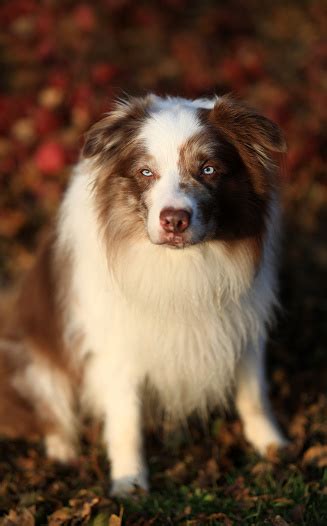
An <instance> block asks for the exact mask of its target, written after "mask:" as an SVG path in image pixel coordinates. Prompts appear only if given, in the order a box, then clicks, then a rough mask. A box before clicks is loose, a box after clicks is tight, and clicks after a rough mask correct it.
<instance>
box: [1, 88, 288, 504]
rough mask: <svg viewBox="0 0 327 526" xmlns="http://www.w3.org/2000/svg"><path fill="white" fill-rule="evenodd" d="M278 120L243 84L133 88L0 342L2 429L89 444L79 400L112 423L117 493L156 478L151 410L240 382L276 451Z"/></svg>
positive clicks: (199, 407) (89, 159)
mask: <svg viewBox="0 0 327 526" xmlns="http://www.w3.org/2000/svg"><path fill="white" fill-rule="evenodd" d="M284 151H285V143H284V140H283V138H282V135H281V132H280V130H279V129H278V127H277V126H276V125H275V124H273V123H272V122H270V121H269V120H268V119H266V118H264V117H262V116H260V115H258V114H256V113H255V112H254V111H252V110H249V109H247V108H245V107H244V106H243V105H241V104H240V103H238V102H236V101H234V100H232V99H231V98H230V97H227V96H224V97H216V98H214V99H211V100H209V99H198V100H193V101H191V100H186V99H182V98H161V97H157V96H154V95H149V96H147V97H145V98H135V99H130V100H126V101H123V102H119V103H117V104H116V106H115V108H114V110H113V111H112V112H111V113H110V114H108V115H107V116H106V117H105V118H103V119H102V120H101V121H100V122H98V123H97V124H95V125H94V126H93V127H92V128H91V130H90V131H89V132H88V134H87V137H86V142H85V146H84V150H83V156H82V159H81V161H80V162H79V163H78V164H77V166H76V168H75V170H74V173H73V176H72V179H71V183H70V186H69V188H68V191H67V192H66V195H65V197H64V200H63V202H62V205H61V207H60V210H59V214H58V218H57V221H56V224H55V228H54V231H53V234H52V236H51V237H50V238H49V239H48V241H47V242H46V243H45V244H44V245H43V247H42V248H41V250H40V253H39V255H38V258H37V260H36V263H35V266H34V268H33V269H32V271H31V272H30V274H29V275H28V276H27V279H26V280H25V283H24V285H23V286H22V289H21V291H20V294H19V297H18V300H17V303H16V305H15V308H14V313H15V316H14V318H12V319H11V323H10V324H9V325H8V326H7V328H6V331H5V332H4V335H3V337H2V339H1V341H0V373H1V381H0V430H2V431H5V432H7V433H9V434H12V435H13V434H17V433H25V434H26V433H27V432H40V433H42V434H43V435H44V437H45V445H46V450H47V454H48V455H49V456H50V457H53V458H55V459H58V460H61V461H67V460H69V459H71V458H72V457H73V456H74V455H75V452H76V442H77V431H78V419H77V416H76V415H77V412H76V405H77V403H78V405H79V406H80V407H82V408H86V409H87V410H88V411H90V412H91V413H92V414H93V415H94V416H96V417H98V418H100V419H102V420H103V422H104V439H105V443H106V446H107V449H108V455H109V459H110V461H111V475H112V481H113V487H112V493H113V494H125V493H128V492H130V491H132V490H133V488H134V487H135V485H136V486H140V487H142V488H147V476H146V467H145V465H144V461H143V458H142V437H141V428H142V424H141V414H142V407H143V405H144V403H145V401H146V400H147V399H148V398H149V397H152V396H155V397H156V399H158V400H160V405H161V408H162V409H163V410H164V411H165V412H166V413H168V414H169V415H170V416H171V417H173V418H175V419H176V420H181V419H184V418H185V417H187V416H188V415H189V414H191V413H193V412H198V413H200V414H201V415H206V413H207V411H208V410H210V408H212V407H213V406H217V405H218V406H219V405H220V406H224V405H226V404H228V403H229V401H230V397H231V395H234V398H235V402H236V408H237V410H238V412H239V414H240V417H241V419H242V421H243V424H244V431H245V434H246V437H247V439H248V440H249V442H250V443H251V444H253V446H254V447H255V448H256V449H257V450H258V451H259V452H261V453H264V452H265V451H266V449H267V446H268V445H269V444H276V445H278V446H281V445H283V443H284V439H283V436H282V435H281V433H280V431H279V430H278V427H277V426H276V423H275V421H274V419H273V417H272V415H271V411H270V406H269V401H268V398H267V394H266V381H265V373H264V351H265V340H266V328H267V325H268V324H269V322H270V320H271V318H272V311H273V309H274V306H275V304H276V296H275V291H276V276H275V249H276V242H277V238H278V230H279V202H278V171H279V167H278V158H279V157H280V156H279V154H280V152H284Z"/></svg>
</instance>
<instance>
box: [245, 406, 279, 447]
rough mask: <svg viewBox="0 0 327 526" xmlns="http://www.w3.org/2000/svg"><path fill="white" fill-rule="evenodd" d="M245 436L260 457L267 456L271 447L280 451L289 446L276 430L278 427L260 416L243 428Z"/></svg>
mask: <svg viewBox="0 0 327 526" xmlns="http://www.w3.org/2000/svg"><path fill="white" fill-rule="evenodd" d="M245 436H246V438H247V440H248V442H250V444H252V446H253V447H254V448H255V449H256V450H257V452H258V453H259V454H260V455H262V456H265V455H266V454H267V452H268V449H269V447H271V446H272V447H274V448H277V449H282V448H284V447H287V446H288V445H289V442H288V440H287V439H286V438H285V437H284V435H283V434H282V432H281V431H280V430H279V429H278V426H277V425H276V424H275V423H274V422H272V421H271V420H270V419H269V420H268V419H267V418H265V417H264V416H261V415H260V416H259V415H258V416H257V417H255V418H253V419H251V423H250V422H249V423H248V425H247V426H246V428H245Z"/></svg>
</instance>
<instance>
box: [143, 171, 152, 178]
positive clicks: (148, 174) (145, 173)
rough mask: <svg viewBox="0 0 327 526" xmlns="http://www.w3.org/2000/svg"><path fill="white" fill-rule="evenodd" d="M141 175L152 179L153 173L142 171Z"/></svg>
mask: <svg viewBox="0 0 327 526" xmlns="http://www.w3.org/2000/svg"><path fill="white" fill-rule="evenodd" d="M141 174H142V175H144V176H145V177H151V176H152V175H153V173H152V172H151V171H150V170H141Z"/></svg>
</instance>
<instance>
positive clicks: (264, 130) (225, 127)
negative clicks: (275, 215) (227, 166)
mask: <svg viewBox="0 0 327 526" xmlns="http://www.w3.org/2000/svg"><path fill="white" fill-rule="evenodd" d="M208 118H209V122H210V123H211V124H212V125H213V126H214V127H215V128H216V129H217V130H219V132H220V133H221V134H222V135H223V137H224V138H225V139H226V140H228V141H230V142H231V143H232V144H233V145H234V146H235V148H236V149H237V151H238V153H239V155H240V157H241V159H242V161H243V163H244V165H245V166H246V168H247V170H248V172H249V174H250V176H251V178H252V182H253V186H254V189H255V191H256V193H258V194H259V195H263V194H265V193H266V192H267V191H268V190H269V188H270V186H271V183H272V178H273V176H274V175H275V174H276V171H277V166H278V163H277V162H276V158H277V157H278V156H276V153H279V154H280V153H284V152H286V143H285V140H284V137H283V135H282V132H281V130H280V129H279V127H278V126H277V125H276V124H274V123H273V122H272V121H270V120H269V119H267V118H266V117H263V116H262V115H258V114H257V113H256V112H255V111H254V110H252V109H249V108H247V107H246V106H244V105H243V104H240V103H239V102H237V101H235V100H233V99H232V98H231V97H230V96H228V95H226V96H223V97H220V98H219V99H218V100H217V102H216V104H215V107H214V108H213V110H211V111H210V112H209V117H208Z"/></svg>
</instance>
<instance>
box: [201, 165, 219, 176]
mask: <svg viewBox="0 0 327 526" xmlns="http://www.w3.org/2000/svg"><path fill="white" fill-rule="evenodd" d="M215 171H216V170H215V169H214V167H213V166H204V167H203V168H202V170H201V173H202V174H203V175H213V174H214V173H215Z"/></svg>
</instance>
